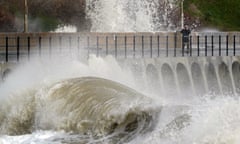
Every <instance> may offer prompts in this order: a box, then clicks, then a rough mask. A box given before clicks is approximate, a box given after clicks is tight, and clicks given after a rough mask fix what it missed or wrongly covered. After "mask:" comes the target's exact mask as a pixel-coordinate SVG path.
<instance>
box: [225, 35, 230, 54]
mask: <svg viewBox="0 0 240 144" xmlns="http://www.w3.org/2000/svg"><path fill="white" fill-rule="evenodd" d="M228 40H229V39H228V35H227V36H226V55H227V56H228Z"/></svg>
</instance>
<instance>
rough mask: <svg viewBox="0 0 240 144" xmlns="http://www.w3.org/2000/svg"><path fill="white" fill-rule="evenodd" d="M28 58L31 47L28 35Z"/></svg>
mask: <svg viewBox="0 0 240 144" xmlns="http://www.w3.org/2000/svg"><path fill="white" fill-rule="evenodd" d="M27 39H28V60H30V47H31V41H30V36H28V38H27Z"/></svg>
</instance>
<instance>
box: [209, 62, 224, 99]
mask: <svg viewBox="0 0 240 144" xmlns="http://www.w3.org/2000/svg"><path fill="white" fill-rule="evenodd" d="M206 77H207V84H208V90H209V92H210V93H212V94H215V95H219V94H220V93H221V92H220V89H219V85H218V80H217V75H216V71H215V68H214V65H213V64H212V63H210V64H209V65H208V67H207V68H206Z"/></svg>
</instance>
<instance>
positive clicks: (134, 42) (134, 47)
mask: <svg viewBox="0 0 240 144" xmlns="http://www.w3.org/2000/svg"><path fill="white" fill-rule="evenodd" d="M135 52H136V37H135V35H134V36H133V58H135Z"/></svg>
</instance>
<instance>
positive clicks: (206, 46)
mask: <svg viewBox="0 0 240 144" xmlns="http://www.w3.org/2000/svg"><path fill="white" fill-rule="evenodd" d="M207 44H208V41H207V35H205V56H207V50H208V49H207V48H208V45H207Z"/></svg>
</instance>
